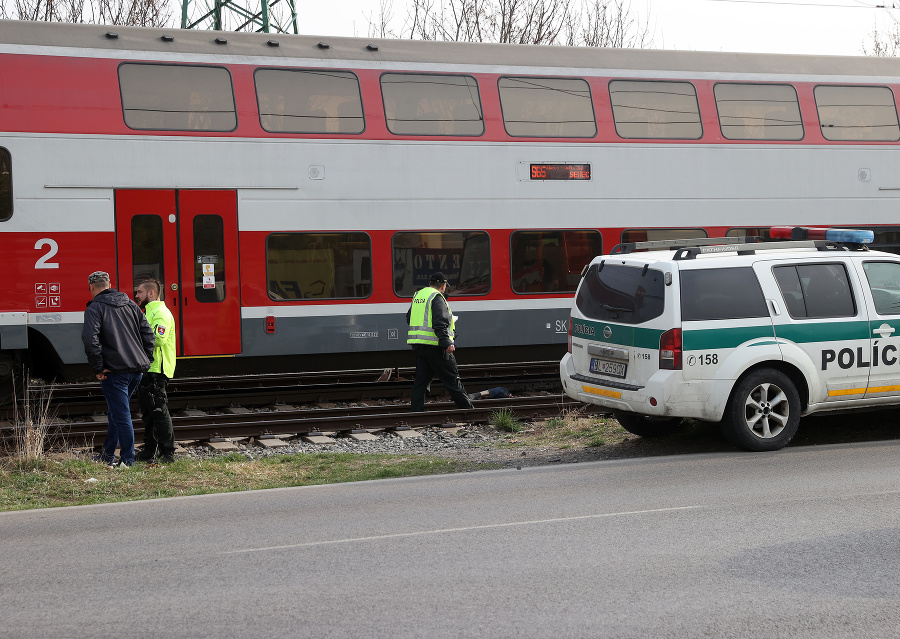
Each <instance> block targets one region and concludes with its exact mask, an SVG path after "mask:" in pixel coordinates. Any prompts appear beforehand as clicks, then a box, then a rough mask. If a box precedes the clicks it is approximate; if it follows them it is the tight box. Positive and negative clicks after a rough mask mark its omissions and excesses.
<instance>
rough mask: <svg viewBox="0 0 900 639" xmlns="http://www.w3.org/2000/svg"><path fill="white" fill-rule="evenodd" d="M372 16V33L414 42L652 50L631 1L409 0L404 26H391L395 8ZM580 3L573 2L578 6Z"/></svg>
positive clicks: (645, 27) (645, 25)
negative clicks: (491, 43)
mask: <svg viewBox="0 0 900 639" xmlns="http://www.w3.org/2000/svg"><path fill="white" fill-rule="evenodd" d="M386 1H387V0H382V9H381V15H380V16H379V17H378V19H377V20H373V19H372V17H371V16H370V17H369V18H368V21H369V34H370V35H374V34H378V35H381V36H382V37H395V38H410V39H415V40H449V41H456V42H500V43H510V44H565V45H570V46H592V47H640V48H643V47H649V46H651V45H652V43H653V38H652V35H651V32H650V28H649V21H648V20H645V21H644V22H643V23H641V22H640V21H639V20H638V18H637V17H636V16H635V15H634V13H633V12H632V10H631V4H630V1H629V0H410V2H411V4H410V5H409V7H408V10H407V17H406V20H405V22H404V23H403V25H402V26H400V27H399V28H394V27H393V26H391V24H392V15H393V6H392V5H389V6H388V9H386V8H385V4H384V3H385V2H386ZM576 1H577V2H580V3H581V4H577V5H576V4H575V2H576Z"/></svg>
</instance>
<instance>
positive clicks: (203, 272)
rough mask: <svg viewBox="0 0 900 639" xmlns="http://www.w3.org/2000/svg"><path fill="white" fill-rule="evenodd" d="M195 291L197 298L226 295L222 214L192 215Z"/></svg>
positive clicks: (211, 300) (218, 299) (207, 299)
mask: <svg viewBox="0 0 900 639" xmlns="http://www.w3.org/2000/svg"><path fill="white" fill-rule="evenodd" d="M194 291H195V292H196V297H197V301H198V302H202V303H206V304H212V303H216V302H221V301H222V300H224V299H225V225H224V223H223V222H222V216H221V215H197V216H195V217H194Z"/></svg>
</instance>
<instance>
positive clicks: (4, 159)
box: [0, 146, 15, 222]
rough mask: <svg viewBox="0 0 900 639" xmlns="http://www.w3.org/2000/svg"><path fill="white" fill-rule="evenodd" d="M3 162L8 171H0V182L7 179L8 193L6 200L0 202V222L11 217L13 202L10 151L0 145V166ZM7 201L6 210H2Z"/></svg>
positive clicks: (0, 166)
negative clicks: (4, 172)
mask: <svg viewBox="0 0 900 639" xmlns="http://www.w3.org/2000/svg"><path fill="white" fill-rule="evenodd" d="M4 163H5V164H6V165H7V166H8V167H9V171H8V172H7V173H6V174H5V175H4V174H3V173H2V172H0V183H2V182H5V181H8V187H9V195H8V198H7V202H5V203H0V222H8V221H9V220H11V219H12V216H13V212H14V203H15V199H14V198H13V179H12V173H13V170H12V153H10V151H9V149H7V148H6V147H5V146H0V168H2V167H3V164H4ZM7 175H8V176H9V177H8V178H7V177H6V176H7ZM0 191H2V188H0ZM7 203H8V205H9V207H8V212H4V210H3V209H4V208H6V204H7Z"/></svg>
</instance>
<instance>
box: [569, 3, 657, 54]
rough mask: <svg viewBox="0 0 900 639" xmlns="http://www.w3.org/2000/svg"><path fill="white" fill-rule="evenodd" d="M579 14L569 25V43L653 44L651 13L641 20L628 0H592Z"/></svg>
mask: <svg viewBox="0 0 900 639" xmlns="http://www.w3.org/2000/svg"><path fill="white" fill-rule="evenodd" d="M579 18H580V20H579V21H578V22H574V21H573V22H571V23H570V24H569V25H567V40H566V44H568V45H570V46H585V47H616V48H619V49H625V48H633V49H644V48H647V47H650V46H652V45H653V36H652V34H651V32H650V17H649V16H646V17H645V18H644V22H643V23H641V22H639V21H638V18H637V17H636V16H635V15H634V14H633V13H632V12H631V5H630V3H628V2H626V0H614V1H610V0H606V1H604V0H592V1H591V2H590V4H589V5H588V6H587V8H586V10H585V11H583V14H582V15H580V16H579Z"/></svg>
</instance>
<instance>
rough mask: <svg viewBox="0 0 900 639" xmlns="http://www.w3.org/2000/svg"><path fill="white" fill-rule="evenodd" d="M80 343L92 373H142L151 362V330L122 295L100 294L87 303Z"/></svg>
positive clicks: (119, 293)
mask: <svg viewBox="0 0 900 639" xmlns="http://www.w3.org/2000/svg"><path fill="white" fill-rule="evenodd" d="M81 341H82V342H84V352H85V354H86V355H87V359H88V364H90V366H91V370H92V371H94V373H100V372H103V370H110V371H113V372H119V373H123V372H144V371H146V370H147V369H148V368H150V361H151V360H152V359H153V344H154V340H153V329H152V328H150V324H148V323H147V318H145V317H144V314H143V313H142V312H141V309H140V307H139V306H138V305H137V304H135V303H134V302H133V301H132V300H131V299H130V298H129V297H128V296H127V295H125V293H122V292H120V291H117V290H116V289H114V288H108V289H106V290H104V291H100V292H99V293H97V295H96V296H95V297H94V299H92V300H91V301H90V302H88V304H87V309H85V311H84V328H82V330H81Z"/></svg>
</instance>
